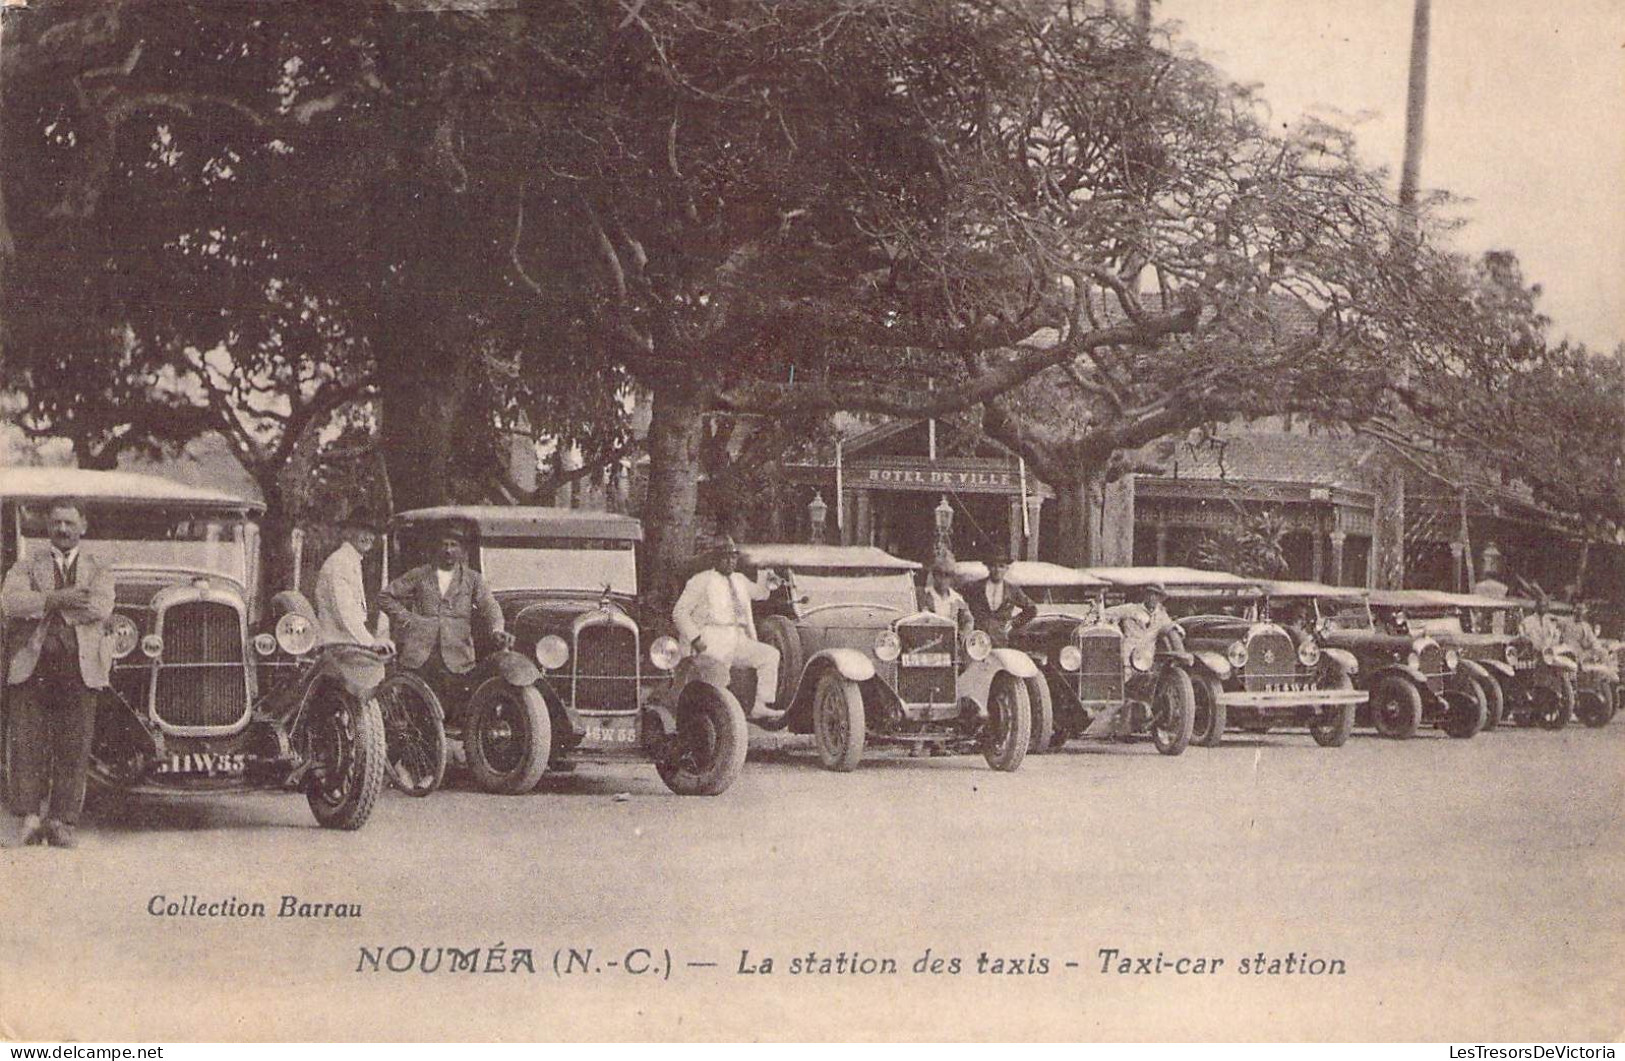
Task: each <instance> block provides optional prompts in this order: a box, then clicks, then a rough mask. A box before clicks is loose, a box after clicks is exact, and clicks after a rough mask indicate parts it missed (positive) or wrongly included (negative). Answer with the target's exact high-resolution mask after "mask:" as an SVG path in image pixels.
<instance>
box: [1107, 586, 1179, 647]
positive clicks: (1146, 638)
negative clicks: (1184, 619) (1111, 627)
mask: <svg viewBox="0 0 1625 1061" xmlns="http://www.w3.org/2000/svg"><path fill="white" fill-rule="evenodd" d="M1167 599H1168V590H1167V588H1166V587H1164V586H1163V585H1162V584H1161V583H1159V582H1153V583H1151V584H1150V585H1148V586H1145V587H1143V588H1141V590H1140V599H1139V601H1137V602H1131V603H1129V604H1119V605H1117V606H1116V607H1113V608H1107V609H1106V618H1108V619H1110V620H1112V621H1113V622H1115V623H1117V624H1118V625H1119V626H1120V627H1121V628H1122V630H1123V658H1124V659H1125V660H1126V659H1128V658H1129V656H1130V654H1132V653H1133V651H1134V650H1135V648H1137V647H1138V646H1140V645H1143V644H1147V643H1149V644H1151V646H1152V647H1153V648H1154V647H1155V646H1156V643H1157V638H1158V637H1159V636H1161V634H1162V632H1163V631H1164V630H1174V631H1176V635H1177V631H1178V630H1179V626H1178V624H1176V623H1175V622H1174V620H1173V616H1171V615H1169V614H1168V609H1167V608H1165V607H1163V605H1162V602H1163V601H1165V600H1167Z"/></svg>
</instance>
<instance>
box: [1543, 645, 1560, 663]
mask: <svg viewBox="0 0 1625 1061" xmlns="http://www.w3.org/2000/svg"><path fill="white" fill-rule="evenodd" d="M1540 661H1541V662H1542V663H1544V664H1546V666H1548V667H1550V666H1551V665H1552V664H1554V663H1556V662H1557V649H1555V648H1548V649H1543V650H1542V651H1541V653H1540Z"/></svg>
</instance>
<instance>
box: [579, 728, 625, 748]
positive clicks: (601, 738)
mask: <svg viewBox="0 0 1625 1061" xmlns="http://www.w3.org/2000/svg"><path fill="white" fill-rule="evenodd" d="M586 742H587V743H588V744H636V743H637V742H638V731H637V730H636V729H634V728H633V727H631V726H588V727H587V738H586Z"/></svg>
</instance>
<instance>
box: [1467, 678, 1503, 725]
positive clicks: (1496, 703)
mask: <svg viewBox="0 0 1625 1061" xmlns="http://www.w3.org/2000/svg"><path fill="white" fill-rule="evenodd" d="M1473 680H1474V681H1475V682H1477V683H1478V691H1479V692H1480V693H1482V694H1483V695H1484V729H1486V730H1491V729H1494V728H1495V727H1496V726H1499V725H1500V724H1501V720H1502V719H1503V718H1505V717H1506V696H1505V695H1504V694H1503V693H1502V692H1501V682H1500V681H1499V679H1497V678H1496V677H1495V675H1493V674H1487V675H1485V676H1484V677H1482V678H1480V677H1478V676H1477V675H1474V676H1473ZM1480 732H1483V731H1482V730H1481V731H1480Z"/></svg>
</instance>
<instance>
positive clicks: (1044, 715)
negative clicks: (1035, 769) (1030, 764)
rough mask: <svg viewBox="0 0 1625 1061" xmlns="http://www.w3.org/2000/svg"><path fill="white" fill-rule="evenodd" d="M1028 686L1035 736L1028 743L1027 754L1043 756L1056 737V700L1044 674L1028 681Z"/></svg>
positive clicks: (1028, 699)
mask: <svg viewBox="0 0 1625 1061" xmlns="http://www.w3.org/2000/svg"><path fill="white" fill-rule="evenodd" d="M1026 685H1027V703H1028V704H1029V705H1030V707H1031V708H1032V716H1033V721H1032V729H1033V735H1032V738H1031V739H1030V740H1029V741H1028V742H1027V754H1028V755H1043V754H1044V753H1045V752H1047V751H1049V749H1050V742H1051V741H1052V740H1053V739H1054V737H1055V700H1054V698H1053V697H1051V696H1050V691H1049V679H1048V678H1046V677H1044V676H1043V675H1042V674H1040V675H1039V676H1038V677H1036V678H1028V679H1026Z"/></svg>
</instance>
